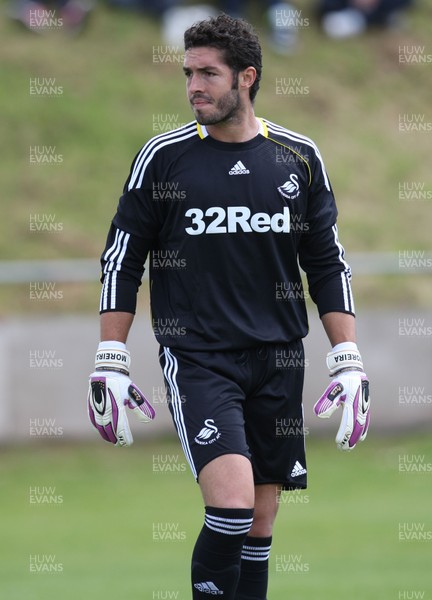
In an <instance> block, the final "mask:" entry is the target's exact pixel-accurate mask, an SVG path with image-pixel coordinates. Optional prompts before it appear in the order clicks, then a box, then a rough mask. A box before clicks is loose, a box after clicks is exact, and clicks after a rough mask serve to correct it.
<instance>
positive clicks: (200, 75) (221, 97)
mask: <svg viewBox="0 0 432 600" xmlns="http://www.w3.org/2000/svg"><path fill="white" fill-rule="evenodd" d="M183 70H184V73H185V75H186V92H187V96H188V100H189V102H190V103H191V106H192V110H193V112H194V115H195V118H196V120H197V121H198V123H200V124H201V125H216V124H217V123H222V122H224V121H228V120H229V119H232V118H233V117H234V116H235V115H236V113H237V112H238V110H239V108H240V107H241V98H240V94H239V90H238V76H236V74H235V73H233V72H232V70H231V69H230V68H229V67H228V66H227V65H226V64H225V63H224V62H223V58H222V53H221V51H220V50H218V49H217V48H209V47H199V48H190V49H189V50H187V51H186V54H185V60H184V66H183Z"/></svg>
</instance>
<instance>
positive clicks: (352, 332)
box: [321, 312, 356, 347]
mask: <svg viewBox="0 0 432 600" xmlns="http://www.w3.org/2000/svg"><path fill="white" fill-rule="evenodd" d="M321 321H322V324H323V326H324V329H325V332H326V334H327V337H328V339H329V340H330V344H331V345H332V347H333V346H336V344H340V343H341V342H354V343H355V341H356V327H355V317H354V316H353V315H350V314H348V313H341V312H328V313H326V314H324V315H322V317H321Z"/></svg>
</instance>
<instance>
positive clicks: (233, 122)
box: [206, 107, 259, 143]
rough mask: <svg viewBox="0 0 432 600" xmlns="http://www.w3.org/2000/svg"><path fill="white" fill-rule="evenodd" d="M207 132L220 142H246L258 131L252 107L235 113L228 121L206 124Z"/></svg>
mask: <svg viewBox="0 0 432 600" xmlns="http://www.w3.org/2000/svg"><path fill="white" fill-rule="evenodd" d="M206 129H207V131H208V134H209V135H210V136H211V137H212V138H214V139H215V140H218V141H220V142H228V143H239V142H247V141H249V140H251V139H253V138H254V137H256V136H257V135H258V133H259V123H258V120H257V118H256V117H255V113H254V110H253V108H252V107H250V109H249V110H248V111H247V112H246V113H239V114H236V115H235V116H234V117H232V118H231V119H229V120H228V121H224V122H221V123H216V124H215V125H206Z"/></svg>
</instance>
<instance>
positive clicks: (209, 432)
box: [195, 419, 221, 446]
mask: <svg viewBox="0 0 432 600" xmlns="http://www.w3.org/2000/svg"><path fill="white" fill-rule="evenodd" d="M220 436H221V434H220V433H219V429H218V428H217V427H216V425H215V424H214V420H213V419H206V420H205V421H204V427H203V428H202V429H201V431H200V432H199V434H198V435H196V436H195V442H196V443H197V444H200V445H201V446H208V444H213V443H214V442H215V441H216V440H218V439H219V438H220Z"/></svg>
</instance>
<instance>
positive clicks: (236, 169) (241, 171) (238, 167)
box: [229, 160, 250, 175]
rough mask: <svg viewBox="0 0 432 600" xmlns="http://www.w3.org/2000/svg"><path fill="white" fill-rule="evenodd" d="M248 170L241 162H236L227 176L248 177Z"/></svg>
mask: <svg viewBox="0 0 432 600" xmlns="http://www.w3.org/2000/svg"><path fill="white" fill-rule="evenodd" d="M249 173H250V171H249V169H246V167H245V166H244V164H243V163H242V161H241V160H239V161H237V162H236V164H235V165H234V166H233V168H232V169H231V170H230V171H229V175H249Z"/></svg>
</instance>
